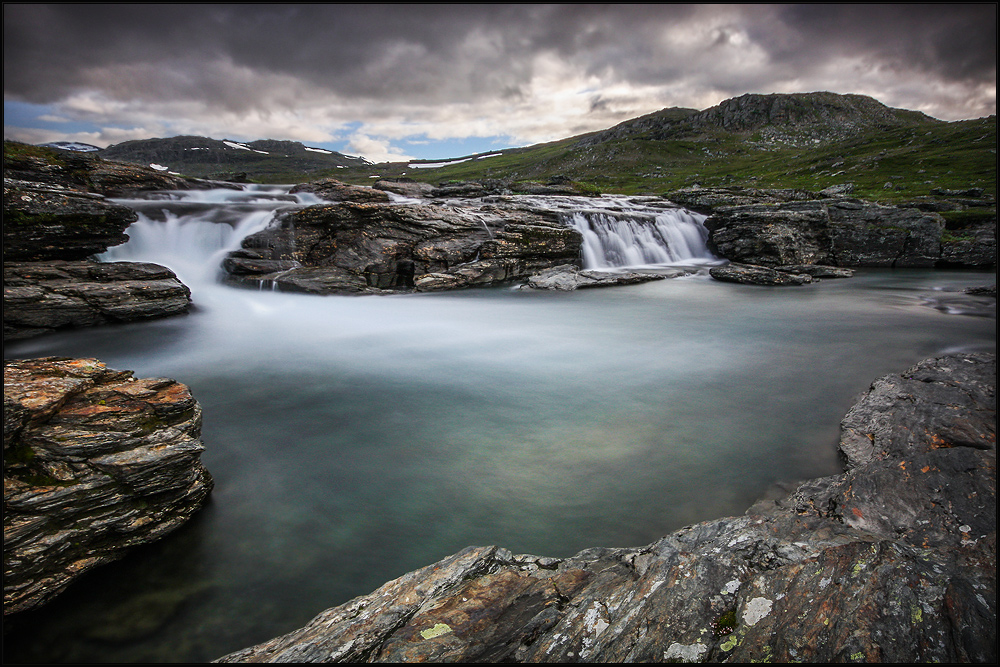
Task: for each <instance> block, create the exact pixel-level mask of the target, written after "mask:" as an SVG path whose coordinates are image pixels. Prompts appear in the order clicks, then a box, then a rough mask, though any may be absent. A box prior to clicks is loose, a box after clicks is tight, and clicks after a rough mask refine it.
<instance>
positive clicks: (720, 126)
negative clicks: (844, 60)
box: [335, 93, 997, 202]
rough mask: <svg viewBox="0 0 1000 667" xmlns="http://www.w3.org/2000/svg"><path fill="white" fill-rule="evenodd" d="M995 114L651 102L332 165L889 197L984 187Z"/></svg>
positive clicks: (653, 187)
mask: <svg viewBox="0 0 1000 667" xmlns="http://www.w3.org/2000/svg"><path fill="white" fill-rule="evenodd" d="M996 145H997V142H996V117H995V116H990V117H989V118H981V119H976V120H967V121H957V122H944V121H940V120H936V119H933V118H930V117H928V116H925V115H924V114H921V113H919V112H915V111H907V110H903V109H892V108H889V107H887V106H885V105H884V104H882V103H880V102H878V101H877V100H874V99H872V98H870V97H865V96H862V95H837V94H834V93H801V94H792V95H743V96H741V97H736V98H733V99H730V100H726V101H724V102H722V103H721V104H719V105H717V106H715V107H712V108H709V109H705V110H703V111H696V110H694V109H678V108H670V109H662V110H660V111H657V112H655V113H652V114H649V115H646V116H642V117H640V118H636V119H633V120H630V121H626V122H624V123H621V124H619V125H617V126H615V127H612V128H609V129H607V130H604V131H601V132H595V133H591V134H587V135H582V136H577V137H570V138H567V139H563V140H561V141H555V142H551V143H547V144H540V145H536V146H529V147H526V148H516V149H507V150H504V151H501V152H494V153H493V154H491V157H490V159H488V160H466V161H462V162H455V163H453V164H449V165H445V166H442V167H440V168H437V169H419V170H414V169H410V168H409V165H408V164H407V163H398V164H380V165H375V166H374V167H369V168H366V169H364V170H351V169H345V170H342V173H339V174H336V176H335V177H336V178H338V179H340V180H345V181H349V182H352V183H357V184H367V183H370V182H371V181H369V180H368V179H369V178H370V177H371V176H372V175H373V174H377V175H379V176H381V177H383V178H398V177H401V176H405V177H406V178H409V179H413V180H417V181H425V182H429V183H434V184H442V183H446V182H448V181H472V180H491V181H496V182H504V183H510V184H514V185H517V184H523V183H525V182H541V183H545V182H548V181H549V180H550V179H553V178H559V179H566V180H569V181H573V182H576V183H579V184H582V185H585V186H588V187H590V188H592V189H593V190H598V191H601V192H608V193H612V192H613V193H620V194H662V193H664V192H667V191H670V190H676V189H679V188H685V187H693V186H696V185H700V186H705V187H724V186H733V185H742V186H748V187H759V188H799V189H805V190H812V191H815V192H819V191H821V190H824V189H826V188H829V187H832V186H848V185H849V186H850V187H851V188H853V192H854V194H855V195H856V196H862V197H865V198H868V199H872V200H878V201H888V202H895V201H899V200H904V199H909V198H913V197H918V196H930V195H932V194H933V192H934V191H935V190H941V189H944V190H967V189H970V188H980V189H982V190H983V192H984V193H985V194H986V195H988V196H995V195H996V160H997V158H996Z"/></svg>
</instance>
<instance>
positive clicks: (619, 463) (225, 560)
mask: <svg viewBox="0 0 1000 667" xmlns="http://www.w3.org/2000/svg"><path fill="white" fill-rule="evenodd" d="M163 263H168V262H166V261H164V262H163ZM168 265H169V263H168ZM192 282H194V283H195V289H194V300H195V304H196V308H195V310H194V312H192V313H191V314H190V315H188V316H184V317H179V318H174V319H169V320H162V321H157V322H148V323H142V324H130V325H122V326H109V327H100V328H94V329H89V330H79V331H74V332H69V333H61V334H55V335H50V336H46V337H44V338H39V339H35V340H30V341H24V342H21V343H16V344H10V345H7V346H5V356H6V357H7V358H11V357H35V356H46V355H71V356H88V357H97V358H99V359H101V360H102V361H104V362H105V363H107V364H108V365H109V366H110V367H112V368H120V369H130V370H134V371H135V372H136V375H137V376H140V377H155V376H168V377H173V378H175V379H177V380H179V381H181V382H184V383H185V384H187V385H188V386H190V387H191V390H192V392H193V394H194V395H195V397H196V398H197V399H198V400H199V401H200V402H201V404H202V407H203V409H204V430H203V434H202V435H203V440H204V442H205V445H206V451H205V453H204V455H203V461H204V463H205V464H206V466H207V467H208V469H209V470H210V471H211V472H212V474H213V476H214V477H215V480H216V487H215V490H214V492H213V494H212V497H211V501H210V503H209V505H208V506H207V507H206V508H205V509H204V510H203V511H201V512H200V513H199V515H198V516H197V517H196V519H195V520H193V521H192V522H191V523H190V524H188V525H187V526H185V527H184V528H182V529H181V530H179V531H177V532H176V533H174V534H172V535H170V536H168V537H167V538H165V539H164V540H162V541H160V542H158V543H156V544H153V545H150V546H147V547H144V548H142V549H139V550H137V551H135V552H132V553H131V554H130V555H129V556H128V557H127V558H125V559H124V560H122V561H120V562H118V563H115V564H112V565H109V566H106V567H103V568H100V569H99V570H97V571H95V572H92V573H91V574H89V575H88V576H86V577H84V579H83V580H81V581H80V582H78V583H77V584H74V585H73V586H72V587H71V588H70V589H69V591H67V593H65V594H64V595H63V596H62V597H61V598H59V599H57V600H56V601H55V602H53V603H52V604H51V605H50V606H49V607H47V608H45V609H43V610H41V611H39V612H36V613H32V614H28V615H25V616H23V617H22V618H18V619H14V621H10V620H8V621H5V624H4V659H5V662H188V661H193V662H198V661H206V660H211V659H214V658H217V657H220V656H222V655H223V654H225V653H228V652H230V651H233V650H236V649H239V648H243V647H245V646H248V645H251V644H254V643H258V642H261V641H264V640H266V639H270V638H271V637H274V636H276V635H278V634H282V633H284V632H288V631H291V630H293V629H295V628H298V627H300V626H302V625H303V624H305V623H306V622H307V621H308V620H309V619H310V618H312V617H313V616H314V615H315V614H317V613H318V612H320V611H322V610H323V609H326V608H328V607H331V606H335V605H337V604H341V603H343V602H345V601H347V600H349V599H350V598H352V597H354V596H357V595H362V594H365V593H368V592H371V591H372V590H374V589H375V588H377V587H378V586H379V585H381V584H382V583H384V582H385V581H387V580H389V579H392V578H395V577H397V576H400V575H402V574H404V573H405V572H408V571H410V570H413V569H416V568H418V567H422V566H424V565H428V564H430V563H432V562H434V561H436V560H439V559H441V558H443V557H445V556H447V555H449V554H451V553H454V552H456V551H458V550H459V549H461V548H464V547H466V546H469V545H485V544H497V545H500V546H503V547H506V548H508V549H510V550H512V551H514V552H521V553H534V554H538V555H546V556H568V555H571V554H573V553H575V552H577V551H579V550H581V549H584V548H587V547H592V546H611V547H614V546H622V547H624V546H638V545H643V544H647V543H649V542H652V541H654V540H656V539H658V538H659V537H661V536H662V535H664V534H666V533H668V532H670V531H672V530H675V529H677V528H680V527H682V526H684V525H687V524H690V523H693V522H697V521H702V520H708V519H713V518H718V517H722V516H729V515H734V514H741V513H742V512H743V511H744V510H745V509H746V508H747V507H748V506H749V505H750V504H752V503H753V501H754V500H755V499H757V498H758V497H760V496H761V495H762V494H763V493H764V492H766V491H767V489H768V488H769V487H770V486H771V485H772V484H774V483H777V482H787V481H793V480H799V479H806V478H812V477H818V476H823V475H829V474H834V473H836V472H838V471H839V470H840V463H839V460H838V458H837V455H836V449H835V448H836V442H837V437H838V426H839V422H840V419H841V418H842V417H843V415H844V413H845V412H846V411H847V409H848V408H849V407H850V405H851V404H852V403H853V401H854V399H855V398H856V396H857V395H858V394H859V393H860V392H863V391H864V390H865V389H866V388H867V387H868V385H869V384H870V383H871V382H872V380H874V379H875V378H877V377H879V376H880V375H883V374H886V373H891V372H899V371H902V370H904V369H906V368H907V367H908V366H910V365H912V364H913V363H915V362H916V361H918V360H920V359H922V358H925V357H928V356H933V355H939V354H944V353H948V352H957V351H974V350H988V351H995V349H996V319H995V300H993V299H982V298H974V297H969V296H966V295H963V294H961V292H960V290H961V289H962V288H964V287H968V286H974V285H982V284H992V283H994V282H995V276H994V275H993V274H985V273H972V272H951V271H939V272H934V271H923V270H905V271H892V270H860V271H858V273H857V275H856V276H855V277H854V278H851V279H848V280H828V281H822V282H820V283H817V284H813V285H809V286H803V287H794V288H759V287H748V286H740V285H732V284H726V283H721V282H716V281H713V280H711V279H709V278H707V276H705V275H704V274H696V275H693V276H690V277H686V278H679V279H670V280H663V281H657V282H652V283H645V284H641V285H633V286H628V287H618V288H610V289H592V290H580V291H576V292H567V293H548V292H535V291H529V290H518V289H511V288H506V287H505V288H492V289H479V290H468V291H463V292H455V293H442V294H422V295H399V296H387V297H316V296H307V295H295V294H285V293H277V292H270V291H254V290H240V289H235V288H227V287H223V286H219V285H215V284H213V283H212V282H211V281H204V282H199V281H198V280H197V279H196V280H193V281H192Z"/></svg>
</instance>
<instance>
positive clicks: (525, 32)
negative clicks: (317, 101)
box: [4, 4, 693, 102]
mask: <svg viewBox="0 0 1000 667" xmlns="http://www.w3.org/2000/svg"><path fill="white" fill-rule="evenodd" d="M692 11H693V8H692V7H690V6H682V5H635V6H618V5H613V6H608V5H582V6H580V5H465V4H461V5H377V4H370V5H341V4H337V5H290V4H282V5H146V4H144V5H83V4H67V5H34V4H33V5H8V6H5V9H4V13H5V29H4V82H5V84H4V85H5V90H6V92H8V93H9V94H13V95H17V96H19V97H21V98H23V99H27V100H30V101H35V102H41V101H47V100H50V99H53V98H57V97H59V96H61V95H64V94H66V93H67V92H68V91H70V90H72V89H74V88H76V87H80V86H81V85H86V84H89V85H94V84H97V83H101V81H99V80H97V79H96V76H97V74H95V73H99V72H101V71H103V70H104V69H105V68H107V67H109V66H112V65H122V64H129V65H132V66H138V65H142V64H151V65H155V66H156V67H157V68H158V69H159V71H160V72H163V71H166V70H169V69H173V68H182V69H184V70H185V71H189V72H190V76H191V80H192V81H198V80H199V71H198V66H197V65H198V63H207V62H211V61H214V60H217V59H219V58H226V59H229V60H231V61H232V62H233V64H235V65H238V66H243V67H248V68H252V69H254V70H257V71H261V72H266V73H271V74H288V75H294V76H296V77H301V78H303V79H305V80H306V81H308V82H310V83H312V84H313V85H316V86H321V87H323V88H326V89H330V90H334V91H336V92H338V93H340V94H344V95H363V96H372V97H375V96H383V95H391V96H400V97H406V96H409V95H423V96H427V97H430V98H434V97H436V96H438V95H439V94H441V95H443V96H447V95H448V94H449V93H465V94H472V95H476V94H481V93H486V92H487V91H488V90H489V89H490V88H491V87H492V86H493V85H496V84H498V83H500V84H501V85H503V87H504V88H505V89H506V90H508V91H509V90H512V89H516V87H517V86H518V85H519V84H520V83H523V82H524V81H525V80H527V79H528V78H530V76H531V64H530V63H531V59H532V58H533V57H534V56H535V55H536V54H537V53H538V52H540V51H551V52H554V53H557V54H559V55H561V56H564V57H569V58H580V59H581V60H582V63H581V64H583V65H585V66H587V67H589V68H593V69H600V68H603V67H607V66H609V65H616V66H620V67H625V68H627V67H628V64H629V62H630V61H634V60H635V59H636V58H638V57H640V56H641V55H642V54H641V53H640V52H639V51H637V49H636V48H635V45H638V44H641V42H642V41H643V40H644V39H645V38H646V37H647V36H648V35H647V33H649V32H650V31H651V30H655V28H656V27H657V25H658V24H659V23H662V22H663V21H671V20H681V19H683V18H684V17H685V16H688V15H690V14H691V12H692ZM477 42H478V43H477ZM622 44H624V45H628V44H631V45H633V46H632V47H630V48H624V49H622V48H620V47H619V48H615V49H612V50H608V49H609V48H611V47H615V46H616V45H622ZM595 53H596V54H598V55H599V58H600V57H604V58H610V57H611V56H614V55H617V56H619V57H620V59H621V62H617V63H616V62H612V61H611V60H610V59H609V60H606V61H603V60H600V59H597V60H595V58H594V54H595ZM107 83H108V84H109V85H114V82H113V81H108V82H107ZM205 83H206V84H212V82H211V80H210V78H209V80H206V82H205ZM151 88H155V87H154V86H151ZM137 92H138V91H137ZM171 92H177V91H176V90H171ZM205 93H206V94H208V95H211V94H212V93H211V90H206V91H205ZM149 94H154V95H155V94H156V92H155V90H151V91H149Z"/></svg>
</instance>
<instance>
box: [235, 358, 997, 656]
mask: <svg viewBox="0 0 1000 667" xmlns="http://www.w3.org/2000/svg"><path fill="white" fill-rule="evenodd" d="M995 392H996V357H995V355H992V354H969V355H958V356H953V357H944V358H940V359H930V360H926V361H924V362H921V363H920V364H918V365H916V366H915V367H913V368H911V369H909V370H908V371H906V372H904V373H902V374H899V375H891V376H887V377H885V378H882V379H880V380H878V381H877V382H875V383H874V384H873V385H872V387H871V389H870V390H869V392H868V393H867V394H866V395H865V396H864V397H863V398H862V399H861V400H860V401H859V402H858V403H857V405H855V407H854V408H853V409H852V410H851V412H850V414H849V415H848V416H847V417H846V418H845V419H844V422H843V425H842V434H843V435H842V440H841V450H842V451H843V452H844V454H845V457H846V461H847V471H846V472H845V473H843V474H841V475H835V476H832V477H828V478H823V479H818V480H812V481H809V482H805V483H803V484H800V485H798V486H797V487H796V488H795V489H793V491H792V492H791V493H790V494H788V495H787V496H785V497H784V498H782V499H780V500H777V501H762V502H760V503H758V504H756V505H755V506H754V507H752V508H751V509H750V510H748V512H747V513H746V515H744V516H741V517H730V518H725V519H719V520H717V521H708V522H704V523H700V524H697V525H694V526H689V527H687V528H683V529H681V530H679V531H676V532H674V533H672V534H670V535H668V536H666V537H664V538H663V539H661V540H659V541H657V542H655V543H653V544H650V545H648V546H645V547H639V548H626V549H603V548H595V549H588V550H586V551H582V552H580V553H579V554H577V555H576V556H573V557H571V558H565V559H556V558H545V557H540V556H528V555H514V554H512V553H510V552H509V551H506V550H504V549H500V548H497V547H470V548H468V549H466V550H464V551H461V552H459V553H457V554H455V555H453V556H450V557H448V558H446V559H444V560H442V561H440V562H438V563H435V564H433V565H430V566H428V567H426V568H424V569H422V570H417V571H415V572H411V573H409V574H407V575H404V576H403V577H400V578H399V579H396V580H394V581H391V582H389V583H387V584H385V585H384V586H382V587H381V588H380V589H378V590H377V591H375V592H373V593H371V594H369V595H364V596H361V597H358V598H355V599H354V600H351V601H350V602H347V603H345V604H343V605H341V606H339V607H334V608H332V609H328V610H327V611H324V612H322V613H321V614H319V615H318V616H317V617H316V618H314V619H313V620H312V621H311V622H310V623H309V624H308V625H306V626H305V627H303V628H301V629H299V630H296V631H294V632H291V633H289V634H287V635H284V636H281V637H277V638H275V639H272V640H270V641H268V642H264V643H263V644H259V645H257V646H253V647H250V648H247V649H244V650H242V651H237V652H235V653H232V654H230V655H227V656H225V657H223V658H220V659H219V660H218V662H224V663H225V662H765V661H766V662H848V661H851V662H854V661H863V662H987V663H988V662H995V661H996V658H997V654H996V396H995Z"/></svg>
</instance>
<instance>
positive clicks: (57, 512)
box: [3, 357, 212, 615]
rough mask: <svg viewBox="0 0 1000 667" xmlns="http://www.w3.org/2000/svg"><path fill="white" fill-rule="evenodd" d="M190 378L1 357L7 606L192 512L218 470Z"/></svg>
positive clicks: (32, 598) (20, 606)
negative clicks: (207, 454) (207, 464)
mask: <svg viewBox="0 0 1000 667" xmlns="http://www.w3.org/2000/svg"><path fill="white" fill-rule="evenodd" d="M200 434H201V408H200V407H199V405H198V403H197V401H196V400H195V399H194V398H193V397H192V396H191V393H190V392H189V391H188V389H187V387H185V386H184V385H182V384H179V383H177V382H175V381H173V380H170V379H165V378H153V379H138V378H135V377H133V374H132V373H131V372H130V371H116V370H112V369H110V368H107V366H105V365H104V364H103V363H101V362H99V361H97V360H96V359H66V358H57V357H47V358H41V359H29V360H19V361H5V362H4V444H3V453H4V614H5V615H7V614H12V613H15V612H19V611H25V610H28V609H31V608H34V607H37V606H39V605H41V604H44V603H45V602H47V601H49V600H50V599H52V598H53V597H55V596H56V595H58V594H59V593H60V592H62V591H63V590H64V589H65V588H66V587H67V586H68V585H69V584H70V583H71V582H73V581H74V580H75V579H76V578H77V577H79V576H80V575H82V574H83V573H84V572H86V571H88V570H90V569H92V568H94V567H97V566H98V565H101V564H104V563H109V562H111V561H114V560H116V559H118V558H121V557H122V556H123V555H124V553H125V552H126V551H127V550H128V549H130V548H131V547H134V546H137V545H140V544H145V543H148V542H151V541H153V540H155V539H158V538H160V537H162V536H163V535H166V534H167V533H169V532H171V531H172V530H174V529H176V528H178V527H179V526H181V525H182V524H183V523H184V522H186V521H187V520H188V519H189V518H190V517H191V516H192V514H193V513H194V512H195V511H197V510H198V509H199V508H200V507H201V506H202V505H203V504H204V502H205V500H206V498H207V496H208V494H209V492H210V490H211V488H212V478H211V476H210V475H209V473H208V471H207V470H205V468H204V466H202V464H201V461H200V457H201V452H202V451H203V450H204V445H203V444H202V442H201V440H200V439H199V438H200Z"/></svg>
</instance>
